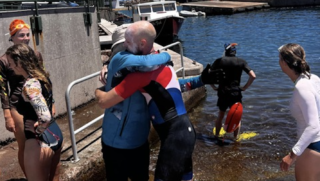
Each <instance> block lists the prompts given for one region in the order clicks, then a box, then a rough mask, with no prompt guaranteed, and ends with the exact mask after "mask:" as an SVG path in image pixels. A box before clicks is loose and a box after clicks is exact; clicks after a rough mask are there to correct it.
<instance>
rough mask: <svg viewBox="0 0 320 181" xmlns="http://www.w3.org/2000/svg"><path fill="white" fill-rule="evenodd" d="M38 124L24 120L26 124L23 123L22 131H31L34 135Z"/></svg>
mask: <svg viewBox="0 0 320 181" xmlns="http://www.w3.org/2000/svg"><path fill="white" fill-rule="evenodd" d="M38 124H39V123H38V122H37V121H36V122H34V121H32V120H26V122H25V123H24V127H25V128H24V129H25V130H26V131H31V132H32V133H36V129H35V128H36V127H38Z"/></svg>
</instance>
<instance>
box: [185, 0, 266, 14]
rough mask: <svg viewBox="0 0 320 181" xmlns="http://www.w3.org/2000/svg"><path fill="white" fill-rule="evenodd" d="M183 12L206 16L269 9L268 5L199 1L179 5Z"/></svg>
mask: <svg viewBox="0 0 320 181" xmlns="http://www.w3.org/2000/svg"><path fill="white" fill-rule="evenodd" d="M180 5H181V6H182V9H183V10H191V9H194V10H196V11H202V12H205V13H206V14H207V15H216V14H234V13H240V12H245V11H252V10H256V9H262V8H269V7H270V6H269V5H268V3H259V2H236V1H199V2H190V3H181V4H180Z"/></svg>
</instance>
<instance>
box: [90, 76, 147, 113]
mask: <svg viewBox="0 0 320 181" xmlns="http://www.w3.org/2000/svg"><path fill="white" fill-rule="evenodd" d="M149 77H150V75H149V73H132V74H129V75H128V76H127V77H126V78H125V79H124V80H123V81H121V82H120V84H118V85H117V86H116V87H114V88H113V89H111V90H110V91H108V92H105V91H104V87H100V88H98V89H96V91H95V96H96V99H97V101H98V105H99V106H100V107H101V108H103V109H108V108H110V107H112V106H114V105H116V104H118V103H119V102H121V101H123V100H124V99H126V98H128V97H130V96H131V95H132V94H134V93H135V92H136V91H137V90H139V89H140V88H142V87H144V86H145V85H147V84H148V82H149Z"/></svg>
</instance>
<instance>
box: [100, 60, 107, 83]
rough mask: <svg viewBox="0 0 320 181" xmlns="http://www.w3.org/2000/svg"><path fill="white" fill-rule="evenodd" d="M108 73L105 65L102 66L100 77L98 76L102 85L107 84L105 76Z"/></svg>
mask: <svg viewBox="0 0 320 181" xmlns="http://www.w3.org/2000/svg"><path fill="white" fill-rule="evenodd" d="M107 73H108V69H107V65H104V66H103V67H102V69H101V72H100V75H99V81H100V82H101V83H102V84H103V85H106V84H107V78H106V75H107Z"/></svg>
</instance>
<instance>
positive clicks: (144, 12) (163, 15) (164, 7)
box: [132, 1, 184, 44]
mask: <svg viewBox="0 0 320 181" xmlns="http://www.w3.org/2000/svg"><path fill="white" fill-rule="evenodd" d="M132 18H133V22H136V21H140V20H145V21H149V22H150V23H151V24H153V26H154V27H155V29H156V32H157V37H156V39H155V42H157V43H159V44H165V43H172V42H173V41H174V40H175V39H176V38H177V37H178V32H179V30H180V28H181V26H182V23H183V21H184V17H182V16H180V15H179V12H178V10H177V5H176V1H156V2H148V3H140V4H135V5H132Z"/></svg>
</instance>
